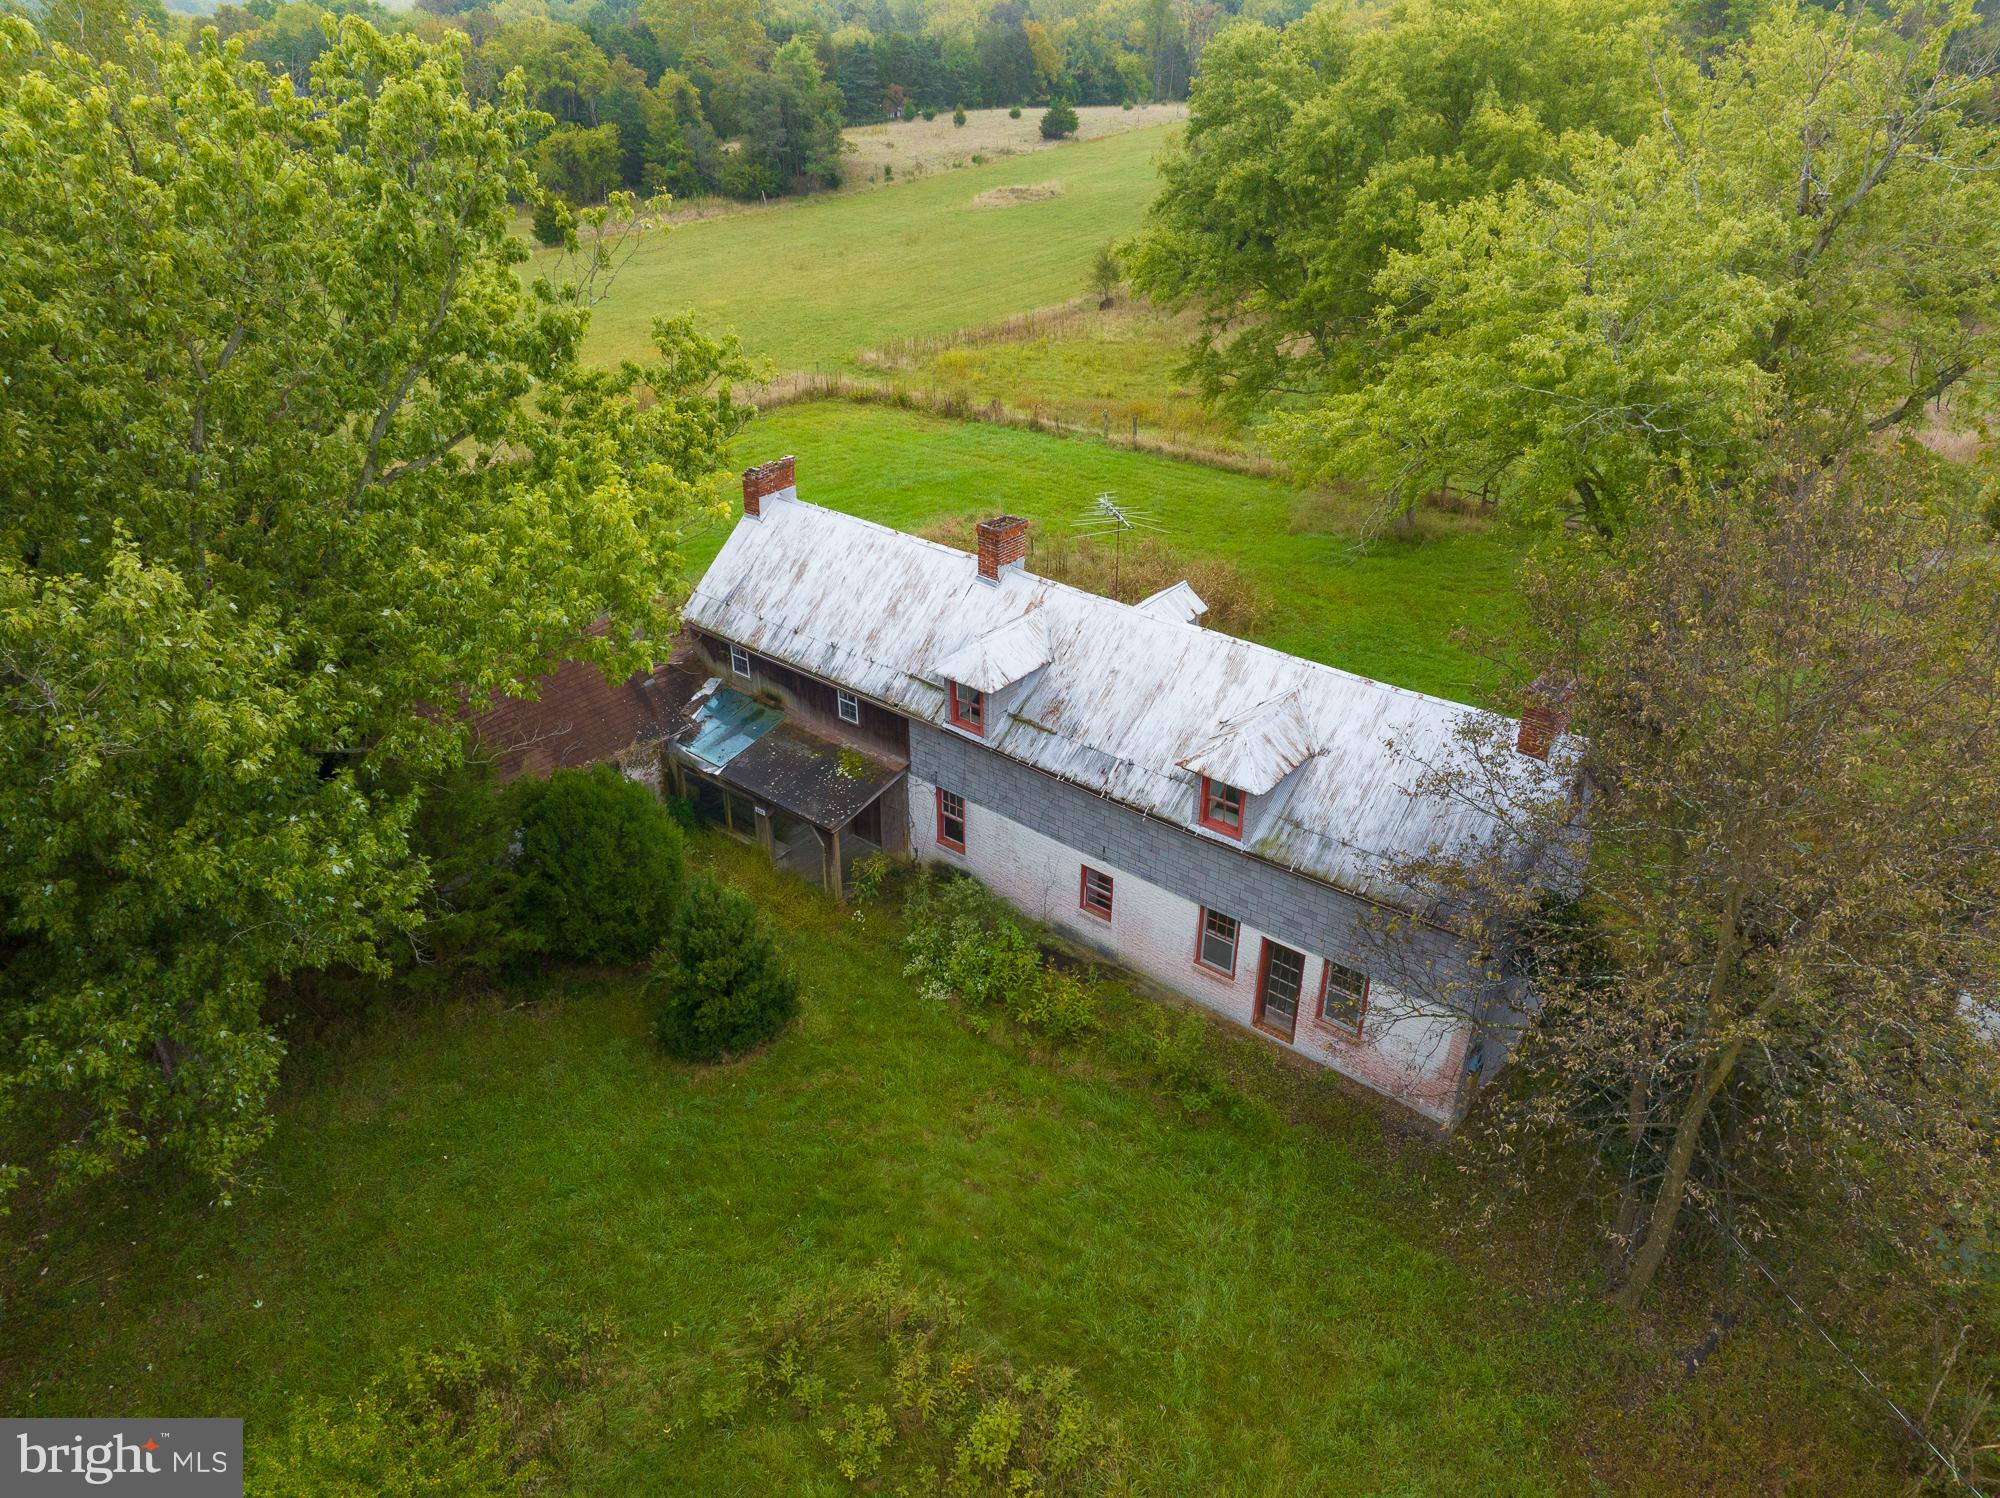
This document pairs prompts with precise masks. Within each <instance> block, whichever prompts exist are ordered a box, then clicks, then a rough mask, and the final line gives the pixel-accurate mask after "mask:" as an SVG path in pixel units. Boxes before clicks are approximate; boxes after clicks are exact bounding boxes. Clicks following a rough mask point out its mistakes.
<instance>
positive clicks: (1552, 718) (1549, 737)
mask: <svg viewBox="0 0 2000 1498" xmlns="http://www.w3.org/2000/svg"><path fill="white" fill-rule="evenodd" d="M1575 701H1576V683H1575V682H1573V681H1556V680H1554V679H1553V678H1551V677H1549V676H1546V675H1543V676H1538V677H1536V678H1535V684H1534V685H1533V686H1531V687H1529V688H1528V692H1527V700H1526V701H1525V702H1524V703H1523V704H1522V706H1521V729H1520V732H1519V733H1517V734H1516V735H1515V736H1514V747H1515V748H1516V749H1518V750H1520V751H1521V753H1523V754H1526V755H1529V756H1531V757H1532V758H1535V759H1547V758H1548V757H1549V750H1551V749H1553V748H1554V747H1555V742H1556V740H1557V739H1559V738H1561V737H1562V735H1563V731H1564V730H1565V729H1567V728H1568V727H1569V710H1570V705H1571V704H1572V703H1574V702H1575Z"/></svg>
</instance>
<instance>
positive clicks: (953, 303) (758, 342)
mask: <svg viewBox="0 0 2000 1498" xmlns="http://www.w3.org/2000/svg"><path fill="white" fill-rule="evenodd" d="M1174 128H1176V127H1174V126H1170V125H1167V126H1154V127H1152V128H1150V129H1141V130H1130V131H1126V132H1124V133H1122V134H1118V135H1113V136H1109V137H1106V138H1104V139H1101V140H1093V141H1082V142H1075V143H1069V144H1065V145H1062V146H1059V147H1057V148H1055V149H1052V150H1048V151H1037V152H1034V153H1032V154H1028V155H1023V156H1017V157H1013V158H1011V159H1008V160H1004V161H993V162H989V163H987V164H986V165H984V166H974V167H967V168H965V169H963V170H959V171H948V172H937V173H934V174H932V175H928V176H925V177H923V178H921V179H919V180H917V181H914V182H909V183H898V184H896V185H894V186H893V187H885V188H883V189H882V190H881V191H878V192H863V193H834V194H827V195H823V196H819V197H809V198H804V199H795V200H789V201H786V202H783V203H774V204H772V205H771V206H769V207H758V208H752V209H748V210H746V211H744V212H741V213H731V214H727V215H724V216H721V217H717V218H711V219H706V220H702V221H699V222H695V223H685V224H681V225H679V226H677V227H675V228H674V229H673V230H672V231H671V232H669V233H659V232H653V233H649V234H647V235H646V236H645V237H644V238H643V239H642V240H641V241H640V242H639V244H638V246H637V249H636V250H635V252H634V254H633V256H632V259H631V260H630V262H629V263H627V264H626V266H625V267H624V269H623V270H622V271H621V272H620V274H619V276H618V277H617V279H616V281H615V282H614V283H613V285H612V288H611V291H610V294H609V296H608V297H607V298H606V299H605V300H604V301H603V302H602V303H601V304H600V305H599V306H598V307H597V310H596V313H595V315H594V316H593V318H592V320H591V328H590V337H589V341H588V343H587V344H586V347H585V353H586V355H587V357H590V358H593V359H599V360H605V361H615V360H618V359H621V358H631V357H639V356H642V355H644V354H646V353H648V352H649V351H650V345H649V343H648V334H649V329H650V328H651V326H652V323H653V319H654V318H655V317H658V316H660V315H662V314H666V313H675V312H680V311H683V310H686V309H689V308H692V309H693V311H694V312H695V313H696V315H697V316H698V317H700V319H701V320H702V322H703V323H704V324H705V325H707V326H709V327H712V328H722V329H733V330H734V331H736V332H737V333H739V334H740V335H741V336H742V339H743V344H744V347H745V348H747V349H749V350H750V351H751V352H752V353H754V354H758V355H761V356H763V357H765V358H768V359H769V360H771V361H772V362H773V363H774V365H775V366H776V367H777V368H778V369H780V370H784V369H796V368H801V367H807V366H811V365H813V364H816V363H817V364H824V365H827V366H845V365H847V364H848V362H849V361H850V360H851V359H852V357H853V355H854V354H855V353H856V352H857V351H859V350H861V349H864V348H870V347H873V346H874V345H876V344H878V343H880V342H882V341H883V340H884V339H887V338H894V337H903V336H917V335H923V334H934V333H946V332H950V331H952V330H953V329H956V328H964V327H973V326H977V325H978V324H981V323H987V322H993V321H995V320H996V319H999V318H1003V317H1007V316H1009V315H1011V314H1013V313H1016V312H1023V311H1026V310H1028V309H1029V308H1033V307H1041V306H1046V305H1049V304H1051V303H1054V302H1061V301H1066V300H1068V299H1069V298H1071V297H1073V296H1076V295H1077V294H1078V293H1079V292H1081V291H1083V290H1084V288H1085V282H1086V281H1087V279H1088V274H1089V270H1090V265H1091V261H1092V258H1093V257H1094V256H1095V255H1096V253H1097V250H1098V248H1099V247H1100V246H1101V245H1103V244H1104V242H1105V241H1106V240H1108V239H1113V238H1116V237H1118V236H1120V235H1123V234H1128V233H1130V232H1131V231H1132V230H1134V229H1135V228H1137V227H1138V224H1139V218H1140V215H1141V214H1142V213H1143V212H1144V210H1145V207H1146V204H1147V203H1148V202H1149V201H1150V200H1151V198H1152V196H1153V188H1154V177H1153V158H1154V156H1155V155H1156V154H1157V153H1158V151H1159V149H1160V146H1161V144H1162V142H1163V141H1164V140H1165V138H1166V132H1167V131H1168V130H1170V129H1174ZM1051 179H1056V180H1060V181H1061V183H1062V184H1063V190H1062V193H1061V194H1060V195H1059V196H1056V197H1051V198H1045V199H1042V200H1040V201H1035V202H1023V203H1016V204H1014V205H1012V206H1010V207H1005V208H978V207H974V206H973V201H972V200H973V199H974V198H975V197H977V196H978V195H979V194H981V193H982V192H986V191H988V190H990V189H993V188H996V187H1002V186H1008V185H1023V184H1028V183H1036V182H1044V181H1048V180H1051ZM547 263H548V257H547V255H546V253H540V254H537V255H536V256H535V257H534V260H533V262H531V265H530V269H531V270H532V269H534V268H536V267H539V266H545V265H547Z"/></svg>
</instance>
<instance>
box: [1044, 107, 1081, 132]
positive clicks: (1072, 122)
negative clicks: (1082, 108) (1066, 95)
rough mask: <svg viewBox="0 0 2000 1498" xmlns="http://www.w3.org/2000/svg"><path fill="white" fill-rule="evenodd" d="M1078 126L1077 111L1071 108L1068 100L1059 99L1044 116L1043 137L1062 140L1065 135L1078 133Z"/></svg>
mask: <svg viewBox="0 0 2000 1498" xmlns="http://www.w3.org/2000/svg"><path fill="white" fill-rule="evenodd" d="M1076 127H1077V118H1076V111H1075V110H1074V109H1072V108H1070V106H1069V104H1068V103H1067V101H1065V100H1062V99H1058V100H1056V102H1055V103H1053V104H1051V105H1050V106H1049V110H1048V113H1047V114H1045V115H1043V116H1042V139H1043V140H1061V139H1062V138H1063V137H1064V136H1065V135H1074V134H1076Z"/></svg>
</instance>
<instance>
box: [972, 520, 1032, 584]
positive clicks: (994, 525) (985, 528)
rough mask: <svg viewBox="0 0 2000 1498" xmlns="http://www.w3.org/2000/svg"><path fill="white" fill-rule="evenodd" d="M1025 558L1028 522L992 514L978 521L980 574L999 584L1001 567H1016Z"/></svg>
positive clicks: (990, 581)
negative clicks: (992, 515)
mask: <svg viewBox="0 0 2000 1498" xmlns="http://www.w3.org/2000/svg"><path fill="white" fill-rule="evenodd" d="M1027 555H1028V522H1027V521H1025V520H1023V519H1022V518H1021V517H1020V516H1019V515H995V516H994V517H993V518H992V519H991V520H982V521H980V522H979V575H980V576H981V577H982V578H984V579H985V580H986V581H987V582H989V583H997V582H999V581H1000V573H1001V570H1002V569H1003V568H1007V567H1018V566H1020V565H1021V563H1022V562H1023V561H1024V560H1026V558H1027Z"/></svg>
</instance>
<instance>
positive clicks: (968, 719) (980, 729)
mask: <svg viewBox="0 0 2000 1498" xmlns="http://www.w3.org/2000/svg"><path fill="white" fill-rule="evenodd" d="M951 721H952V726H953V727H955V728H963V729H964V730H965V731H966V732H967V733H977V734H984V733H985V732H986V694H985V693H984V692H975V691H973V690H972V688H971V687H968V686H964V685H961V684H960V683H958V682H953V683H952V684H951Z"/></svg>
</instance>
